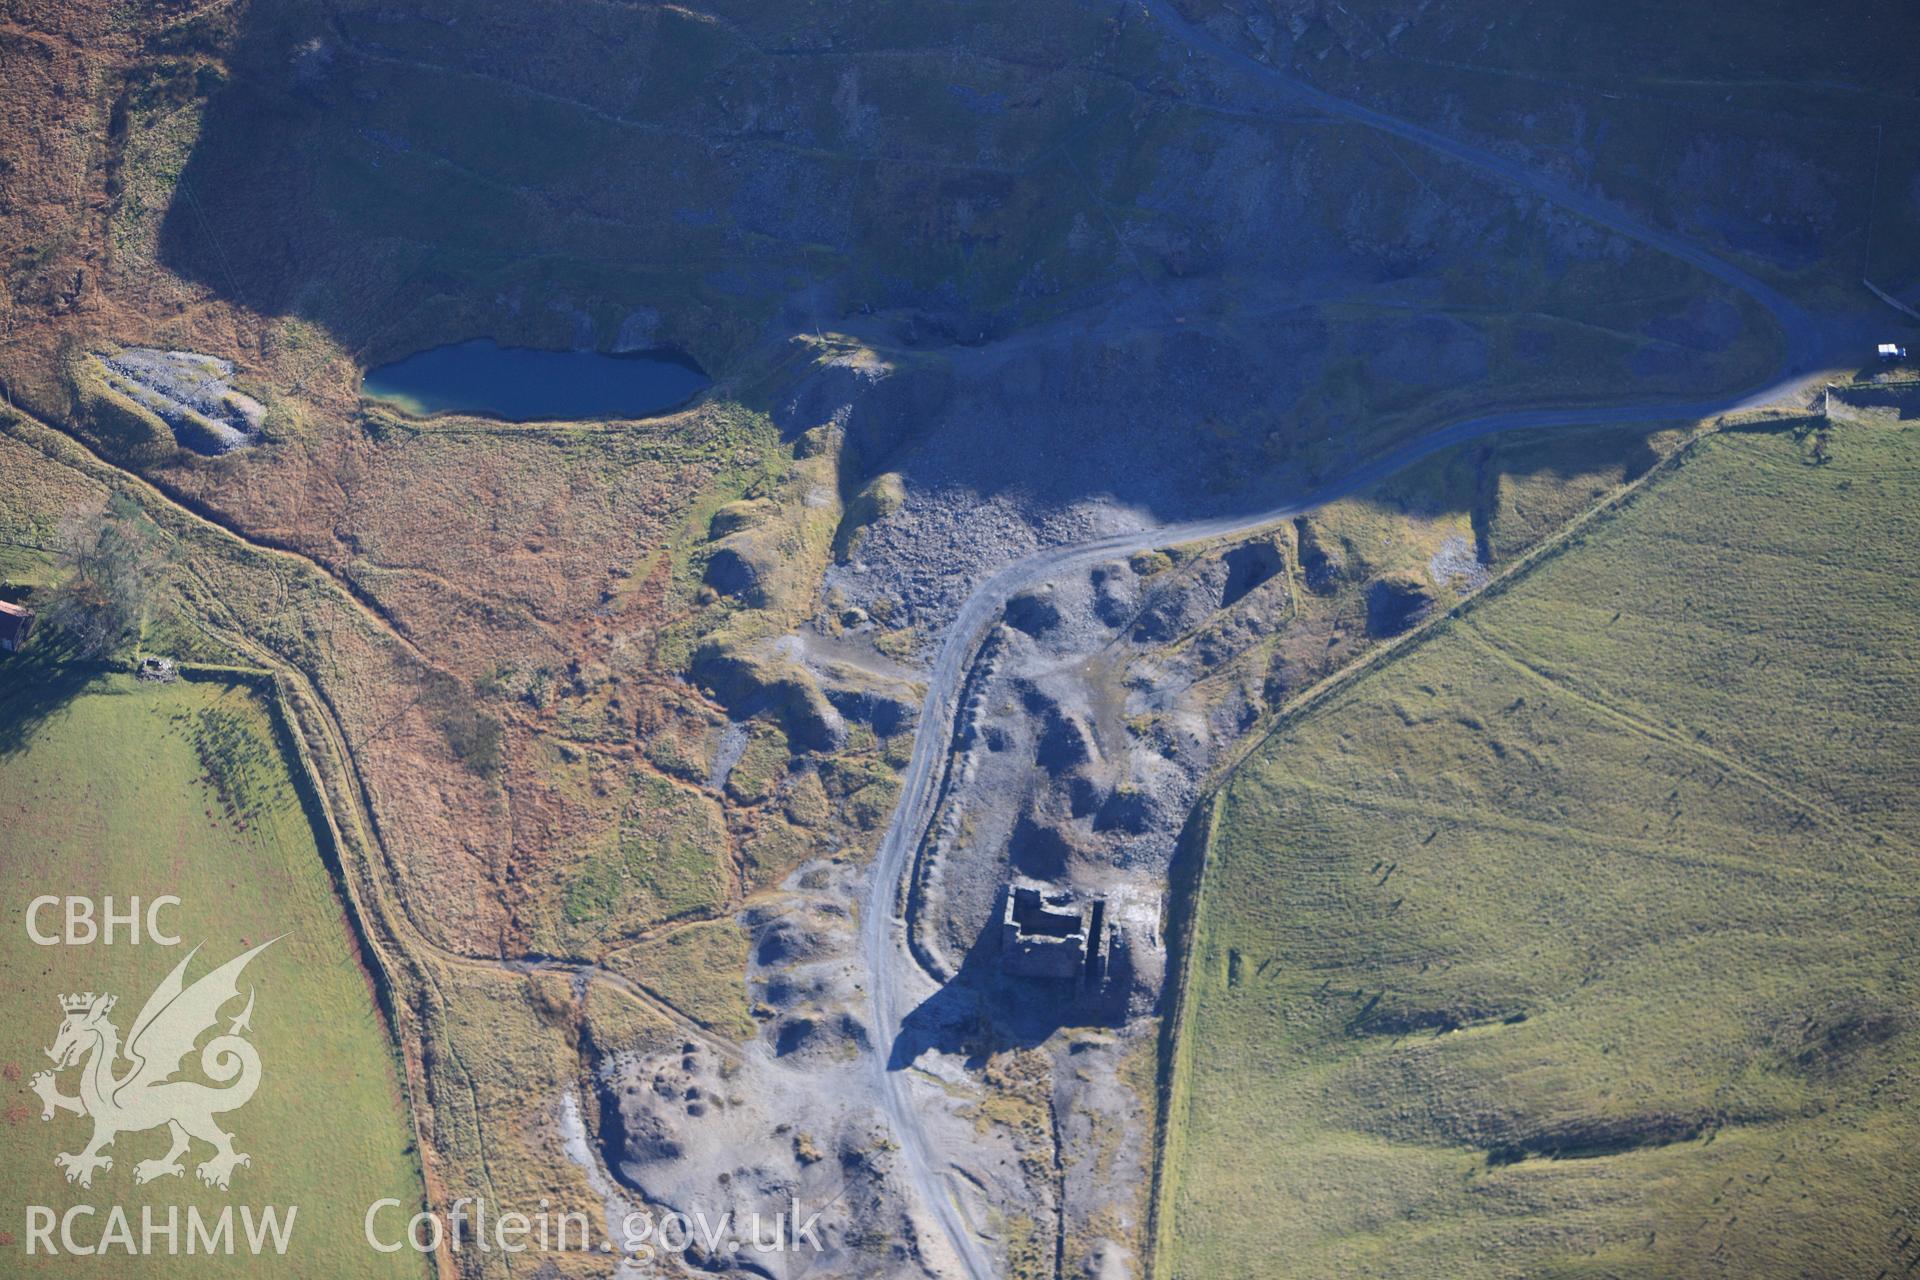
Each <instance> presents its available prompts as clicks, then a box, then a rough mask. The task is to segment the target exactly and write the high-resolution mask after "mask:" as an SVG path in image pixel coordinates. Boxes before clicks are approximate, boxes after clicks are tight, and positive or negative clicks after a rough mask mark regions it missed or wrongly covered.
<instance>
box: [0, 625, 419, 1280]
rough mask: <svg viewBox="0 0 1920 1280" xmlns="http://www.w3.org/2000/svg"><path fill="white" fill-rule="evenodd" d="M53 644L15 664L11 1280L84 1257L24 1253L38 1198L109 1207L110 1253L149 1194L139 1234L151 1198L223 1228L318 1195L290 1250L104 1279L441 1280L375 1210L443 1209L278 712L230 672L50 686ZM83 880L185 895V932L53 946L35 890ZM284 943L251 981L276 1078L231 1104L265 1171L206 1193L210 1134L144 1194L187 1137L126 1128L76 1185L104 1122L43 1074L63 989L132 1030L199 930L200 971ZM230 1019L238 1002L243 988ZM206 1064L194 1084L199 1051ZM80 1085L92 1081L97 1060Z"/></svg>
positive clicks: (8, 989) (4, 861)
mask: <svg viewBox="0 0 1920 1280" xmlns="http://www.w3.org/2000/svg"><path fill="white" fill-rule="evenodd" d="M32 652H33V651H32V650H29V652H28V653H27V654H23V655H20V656H19V657H17V658H13V659H9V660H8V661H6V662H0V902H4V904H5V911H4V926H3V927H0V965H3V966H4V973H5V978H4V979H3V980H0V982H3V985H0V1072H3V1073H4V1079H0V1096H4V1098H5V1102H4V1107H5V1125H4V1129H3V1130H0V1133H3V1135H4V1143H5V1146H4V1158H3V1159H0V1230H3V1231H5V1233H6V1235H5V1237H4V1240H3V1241H0V1273H4V1274H6V1275H9V1276H14V1275H42V1274H48V1273H58V1274H67V1273H69V1272H71V1271H72V1270H73V1268H74V1266H75V1261H74V1260H73V1259H70V1258H48V1257H46V1256H44V1255H42V1256H36V1257H28V1256H26V1255H25V1245H26V1236H25V1230H24V1227H25V1221H26V1211H25V1210H26V1206H28V1205H45V1206H49V1207H51V1208H53V1209H54V1210H55V1212H56V1213H59V1212H64V1211H65V1209H66V1208H67V1207H68V1206H71V1205H75V1204H88V1205H93V1206H96V1207H97V1208H98V1209H99V1211H100V1215H101V1216H98V1217H95V1218H93V1219H92V1220H91V1221H90V1222H89V1221H82V1222H81V1223H80V1224H79V1226H78V1228H77V1234H78V1236H79V1237H80V1240H81V1242H82V1243H87V1242H88V1241H89V1234H90V1233H91V1236H92V1238H94V1239H97V1238H98V1236H99V1233H100V1231H101V1230H102V1228H103V1226H104V1215H105V1213H106V1208H107V1206H110V1205H121V1206H124V1207H125V1208H126V1210H127V1212H128V1213H129V1215H130V1216H131V1218H132V1223H133V1229H134V1232H135V1234H136V1237H137V1235H138V1233H139V1230H140V1211H141V1207H142V1206H153V1207H154V1209H155V1210H156V1211H157V1212H159V1213H160V1214H162V1215H164V1214H165V1211H166V1207H167V1206H169V1205H176V1206H179V1209H180V1213H181V1214H182V1220H183V1222H184V1215H185V1213H186V1210H187V1206H189V1205H192V1206H197V1207H198V1208H199V1210H200V1212H201V1214H202V1215H203V1218H209V1219H210V1218H213V1217H217V1215H218V1213H219V1211H220V1209H221V1208H222V1207H224V1206H226V1205H229V1204H231V1205H234V1206H236V1212H237V1206H241V1205H250V1206H256V1207H257V1206H264V1205H277V1206H287V1205H297V1206H298V1207H299V1212H298V1216H297V1218H296V1219H295V1224H294V1230H293V1234H292V1238H291V1243H290V1245H289V1247H288V1250H287V1253H286V1256H285V1257H284V1258H280V1257H273V1256H268V1257H266V1258H263V1259H259V1260H255V1259H253V1258H251V1257H248V1256H245V1254H244V1253H243V1254H240V1255H238V1256H234V1257H230V1258H227V1257H219V1258H212V1259H209V1258H206V1257H204V1256H198V1257H191V1258H189V1257H186V1256H180V1257H174V1258H168V1257H148V1258H144V1259H142V1260H140V1261H139V1262H137V1263H136V1262H133V1261H130V1260H128V1259H126V1258H125V1256H124V1255H120V1256H119V1260H118V1261H117V1262H116V1261H114V1260H113V1258H112V1257H111V1256H110V1257H109V1258H108V1259H106V1260H104V1261H103V1260H101V1259H86V1260H83V1262H84V1263H85V1264H87V1265H94V1266H98V1267H100V1274H103V1275H128V1274H135V1270H134V1268H136V1267H137V1274H139V1275H142V1276H147V1275H152V1276H170V1275H179V1276H195V1277H199V1276H224V1275H243V1274H244V1275H255V1274H261V1275H286V1276H327V1277H371V1276H414V1277H418V1276H421V1275H423V1274H424V1272H425V1268H424V1267H422V1266H421V1265H420V1262H419V1259H418V1257H417V1256H416V1255H413V1254H411V1253H405V1254H399V1255H393V1256H386V1255H381V1254H377V1253H375V1252H374V1251H373V1250H371V1249H369V1248H368V1247H367V1245H366V1243H365V1241H364V1238H363V1235H362V1229H361V1221H362V1217H363V1215H364V1214H365V1212H366V1209H367V1206H368V1205H370V1204H371V1203H372V1202H373V1201H375V1200H378V1199H381V1198H383V1197H388V1196H391V1197H394V1198H396V1199H398V1200H400V1201H401V1202H402V1203H403V1204H406V1205H409V1206H412V1205H417V1204H418V1203H419V1202H420V1200H421V1196H422V1190H421V1175H420V1170H419V1167H418V1162H417V1157H416V1155H415V1153H414V1150H413V1143H412V1134H411V1131H410V1128H409V1126H408V1124H407V1121H406V1116H405V1110H404V1106H403V1102H402V1099H401V1096H400V1093H399V1086H398V1079H397V1074H396V1067H395V1062H394V1059H393V1056H392V1053H391V1050H390V1047H389V1046H390V1041H389V1038H388V1035H387V1032H386V1029H385V1028H384V1026H383V1025H382V1022H381V1019H380V1016H379V1013H378V1007H377V1004H376V1001H375V996H374V992H373V990H372V988H371V986H370V984H369V981H368V979H367V977H366V975H365V974H364V972H363V971H362V970H361V968H360V967H359V965H358V963H357V962H356V959H355V952H354V942H353V938H352V935H351V934H350V932H349V930H348V926H347V923H346V921H345V919H344V917H343V916H342V914H341V907H340V903H339V899H338V898H337V897H336V894H335V890H334V887H333V885H332V883H331V882H330V880H329V877H328V874H327V871H326V868H325V866H324V864H323V863H322V862H321V858H320V851H319V849H318V847H317V846H316V843H315V836H314V832H313V829H312V827H311V826H310V825H309V823H308V820H307V818H306V815H305V812H304V810H303V809H302V807H301V805H300V802H299V799H298V797H297V794H296V792H295V791H294V788H293V784H292V782H291V780H290V778H289V775H288V772H287V768H286V764H285V760H284V758H283V757H282V756H281V754H280V753H279V751H278V750H277V749H276V748H275V746H274V745H273V743H274V738H273V734H272V726H271V722H270V721H269V719H268V712H267V709H266V707H265V706H264V705H263V704H262V703H261V701H260V700H259V698H258V696H257V695H256V694H254V693H253V692H251V691H250V690H247V689H245V688H242V687H228V686H224V685H218V684H202V683H190V682H186V681H181V682H179V683H175V684H170V685H148V684H142V683H140V682H138V681H135V680H133V679H131V678H129V677H125V676H117V675H115V676H103V677H99V678H95V679H92V680H91V681H88V680H86V679H85V678H81V677H70V678H68V679H67V680H66V681H65V682H64V683H58V682H55V683H50V682H49V672H48V671H47V670H46V669H44V668H41V667H39V666H38V664H32V663H31V658H32ZM229 804H231V806H232V807H231V808H229ZM67 893H80V894H85V895H88V896H93V897H98V896H100V895H103V894H107V893H112V894H113V895H114V896H115V897H116V899H118V900H119V901H120V903H121V904H122V905H124V902H125V900H126V898H128V897H131V896H133V895H138V896H139V897H140V898H141V899H142V900H143V901H150V900H151V899H152V898H154V897H155V896H157V895H161V894H175V895H177V896H178V897H180V898H181V899H182V905H181V906H180V907H179V908H177V909H174V910H172V911H171V912H169V913H168V914H167V915H166V916H164V917H163V923H165V924H167V925H168V926H169V927H171V928H172V929H174V930H175V931H176V932H178V933H179V934H180V936H181V938H182V945H181V946H178V947H165V946H155V945H152V944H150V943H148V942H145V941H143V942H142V943H141V944H140V945H138V946H129V945H125V943H124V941H116V943H115V944H114V945H112V946H103V945H98V944H96V945H93V946H38V945H35V944H34V943H33V942H32V941H30V940H29V938H28V934H27V929H26V922H25V917H26V914H27V906H28V904H29V903H30V902H31V901H32V899H34V898H35V897H37V896H39V895H41V894H60V895H65V894H67ZM40 924H41V927H42V929H43V931H44V930H46V929H48V928H49V927H54V928H56V929H57V913H43V914H42V916H41V918H40ZM278 934H285V935H286V936H285V938H283V939H282V940H281V941H280V942H278V943H276V944H275V945H274V946H273V947H271V948H270V949H268V950H267V951H266V952H264V953H262V954H261V956H260V957H259V958H258V959H256V960H255V961H254V962H253V963H252V964H251V965H250V966H249V967H248V969H247V970H246V972H245V973H244V974H243V976H242V979H241V990H242V993H243V995H244V993H245V991H246V990H247V989H248V988H249V987H251V988H254V989H256V990H257V1002H256V1004H255V1008H254V1012H253V1019H252V1026H253V1032H252V1034H251V1035H250V1037H249V1038H250V1039H251V1041H252V1042H253V1044H254V1045H255V1046H256V1047H257V1049H258V1051H259V1054H260V1058H261V1062H262V1080H261V1084H260V1087H259V1091H258V1093H256V1095H255V1096H254V1098H253V1099H252V1100H251V1101H250V1102H249V1103H248V1104H247V1105H245V1106H244V1107H241V1108H240V1109H238V1110H236V1111H233V1112H231V1113H229V1114H227V1115H225V1116H223V1117H219V1118H218V1119H219V1121H220V1123H221V1124H222V1126H223V1127H224V1128H226V1129H228V1130H230V1131H231V1132H233V1133H234V1134H235V1147H236V1149H238V1150H240V1151H244V1152H247V1153H249V1154H251V1156H252V1157H253V1163H252V1165H251V1166H250V1167H243V1168H240V1169H237V1170H236V1171H235V1173H234V1176H233V1181H232V1184H231V1188H230V1189H229V1190H228V1191H226V1192H221V1191H217V1190H213V1189H210V1188H207V1187H204V1186H202V1185H201V1184H200V1183H199V1182H198V1181H197V1179H196V1178H195V1176H194V1166H195V1165H197V1164H198V1163H199V1162H200V1161H202V1160H204V1159H206V1158H207V1155H208V1154H209V1151H210V1149H209V1148H206V1147H202V1146H199V1145H196V1147H195V1149H194V1150H193V1151H192V1152H191V1153H190V1155H189V1156H188V1157H186V1159H185V1161H184V1163H185V1164H186V1171H185V1174H184V1176H183V1177H178V1178H163V1179H161V1180H159V1181H156V1182H153V1183H150V1184H148V1185H145V1186H136V1185H135V1183H134V1173H133V1170H134V1165H135V1163H136V1162H137V1161H139V1160H144V1159H149V1158H158V1157H159V1156H161V1155H162V1154H163V1153H164V1152H165V1150H166V1147H167V1135H166V1132H165V1130H163V1129H155V1130H151V1131H147V1132H140V1133H123V1134H122V1135H120V1137H119V1138H118V1139H117V1140H116V1141H115V1143H114V1144H113V1146H112V1147H110V1148H109V1149H108V1154H109V1155H111V1156H112V1157H113V1160H114V1163H113V1168H112V1169H111V1170H110V1171H105V1172H101V1173H98V1174H96V1175H95V1177H94V1181H93V1185H92V1187H91V1188H90V1189H86V1190H82V1189H80V1188H78V1187H74V1186H69V1185H68V1184H67V1183H66V1181H65V1180H64V1178H63V1175H62V1173H61V1172H60V1171H59V1170H58V1169H56V1168H55V1165H54V1155H55V1153H56V1152H61V1151H77V1150H79V1149H80V1148H81V1147H82V1146H83V1145H84V1144H85V1142H86V1140H87V1137H88V1135H89V1133H90V1132H91V1124H90V1122H88V1121H85V1120H82V1119H80V1118H77V1117H75V1116H72V1115H69V1114H65V1113H61V1114H59V1115H57V1116H56V1117H55V1119H54V1120H53V1121H52V1122H50V1123H43V1122H42V1121H41V1119H40V1112H41V1107H40V1101H39V1099H38V1097H36V1096H35V1095H34V1093H33V1092H32V1091H31V1090H30V1089H29V1087H28V1082H29V1081H30V1080H31V1079H32V1077H33V1075H34V1073H35V1072H37V1071H39V1070H42V1069H44V1068H46V1067H47V1066H48V1065H49V1063H48V1061H47V1059H46V1056H45V1053H44V1052H43V1051H44V1050H45V1048H46V1047H47V1046H48V1045H50V1044H52V1043H53V1040H54V1036H55V1034H56V1032H57V1030H58V1028H59V1025H60V1021H61V1017H62V1013H61V1009H60V1006H59V1003H58V997H59V996H61V995H63V994H67V993H71V992H82V991H109V992H113V993H115V994H116V995H118V996H119V1005H118V1007H117V1008H116V1009H115V1010H114V1012H113V1014H112V1020H113V1021H114V1022H115V1023H116V1025H117V1026H118V1027H119V1029H120V1031H121V1032H122V1033H123V1034H125V1033H126V1032H128V1031H129V1030H130V1028H131V1026H132V1022H133V1019H134V1017H135V1016H136V1015H137V1013H138V1012H139V1010H140V1007H141V1005H142V1003H143V1002H144V1001H145V999H146V997H147V995H148V993H150V992H151V991H152V990H153V989H154V987H155V985H156V984H157V983H158V982H159V981H160V979H161V978H162V977H163V976H164V975H165V974H166V973H167V972H168V971H169V970H170V969H171V968H172V967H173V966H174V965H176V964H177V963H179V961H180V960H181V959H182V958H183V957H184V956H185V955H186V953H187V951H188V949H189V948H191V947H192V946H193V945H194V944H196V943H203V944H204V947H203V950H202V951H201V954H200V955H199V956H198V957H197V958H196V959H195V960H194V962H193V964H192V966H191V967H190V968H189V971H188V980H189V981H191V980H192V979H193V978H196V977H198V976H200V975H201V974H203V973H205V972H206V971H207V970H208V969H210V968H212V967H213V966H215V965H218V964H223V963H225V962H226V961H227V960H228V959H230V958H232V957H233V956H235V955H237V954H239V953H240V952H241V951H243V950H245V949H246V948H247V947H248V946H249V945H250V944H257V943H260V942H262V941H264V940H266V939H267V938H271V937H273V936H275V935H278ZM224 1012H225V1014H226V1015H229V1016H231V1015H233V1014H236V1013H238V1012H239V1004H238V1002H236V1003H235V1004H234V1006H233V1007H232V1008H229V1009H226V1010H225V1011H224ZM222 1029H223V1030H224V1029H225V1020H224V1019H223V1022H222ZM188 1061H189V1064H190V1065H189V1067H188V1070H187V1078H194V1077H195V1073H197V1063H198V1058H197V1056H195V1057H191V1058H189V1060H188ZM124 1069H125V1067H124V1064H123V1065H122V1067H121V1070H123V1071H124ZM61 1080H62V1086H63V1090H64V1091H65V1092H68V1093H71V1092H73V1091H74V1089H75V1087H76V1086H75V1080H76V1073H75V1072H72V1071H68V1072H65V1073H63V1074H62V1077H61ZM411 1212H413V1210H412V1209H411V1208H410V1209H409V1210H408V1211H407V1214H401V1215H389V1218H388V1220H387V1221H389V1223H391V1222H404V1218H405V1217H406V1216H407V1215H408V1214H410V1213H411ZM183 1230H184V1228H183ZM235 1230H236V1232H238V1230H239V1227H238V1225H237V1224H236V1228H235ZM55 1239H56V1241H57V1239H58V1236H57V1235H56V1237H55ZM161 1247H162V1248H164V1239H162V1242H161ZM184 1247H185V1246H184V1241H183V1242H182V1248H183V1250H184Z"/></svg>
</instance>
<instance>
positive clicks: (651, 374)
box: [360, 338, 713, 422]
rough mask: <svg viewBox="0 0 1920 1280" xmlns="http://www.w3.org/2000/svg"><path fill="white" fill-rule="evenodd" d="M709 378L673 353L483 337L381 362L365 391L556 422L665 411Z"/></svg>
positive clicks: (412, 404) (413, 402)
mask: <svg viewBox="0 0 1920 1280" xmlns="http://www.w3.org/2000/svg"><path fill="white" fill-rule="evenodd" d="M712 381H713V380H712V379H711V378H709V377H707V375H706V374H705V373H703V372H702V371H701V369H700V366H698V365H696V364H694V363H693V362H692V361H691V360H687V359H685V358H684V357H681V356H678V355H675V354H673V353H672V352H668V351H641V352H635V353H633V354H631V355H603V354H601V353H600V352H597V351H541V350H537V349H536V348H533V347H503V346H501V345H500V344H499V343H497V342H494V341H493V340H492V339H490V338H480V339H476V340H475V341H472V342H459V343H455V344H453V345H452V346H446V347H434V348H432V349H431V350H428V351H420V352H416V353H414V354H413V355H410V356H408V357H406V358H405V359H403V360H396V361H394V362H393V363H392V364H384V365H381V366H380V367H379V368H378V369H374V370H372V371H370V372H369V373H368V374H367V377H366V381H365V382H364V383H363V384H362V385H361V388H360V390H361V394H363V395H365V396H367V397H368V398H369V399H372V400H379V401H381V402H383V403H386V404H390V405H392V406H394V407H395V408H397V409H400V410H402V411H404V412H406V413H411V414H417V415H419V416H421V417H426V416H430V415H432V414H436V413H473V414H482V415H484V416H486V417H489V418H504V419H505V420H507V421H508V422H552V421H565V420H575V419H583V418H644V417H647V416H649V415H651V414H656V413H665V412H667V411H668V410H670V409H677V408H679V407H680V406H681V405H683V404H685V403H686V402H687V401H689V400H691V399H693V397H694V396H695V395H697V394H699V393H700V392H701V391H702V390H704V389H705V388H706V387H708V386H709V385H711V384H712Z"/></svg>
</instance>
